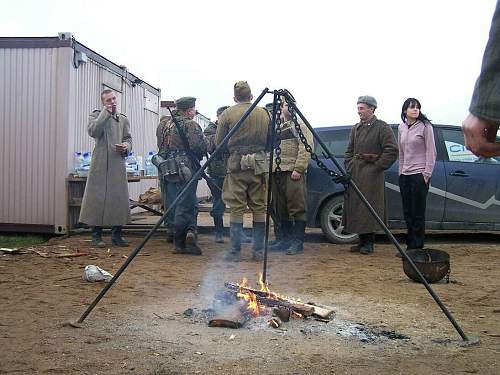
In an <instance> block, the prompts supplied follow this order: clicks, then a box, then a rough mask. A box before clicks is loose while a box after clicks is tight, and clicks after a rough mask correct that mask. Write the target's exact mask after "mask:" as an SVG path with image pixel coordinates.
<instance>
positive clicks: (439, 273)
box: [403, 249, 450, 283]
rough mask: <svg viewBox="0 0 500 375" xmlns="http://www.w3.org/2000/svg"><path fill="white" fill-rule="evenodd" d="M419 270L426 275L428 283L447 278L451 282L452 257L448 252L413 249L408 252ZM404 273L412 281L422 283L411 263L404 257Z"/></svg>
mask: <svg viewBox="0 0 500 375" xmlns="http://www.w3.org/2000/svg"><path fill="white" fill-rule="evenodd" d="M406 254H407V255H408V256H409V257H410V258H411V260H412V261H413V263H415V265H416V266H417V268H418V270H419V271H420V272H421V273H422V274H423V275H424V277H425V279H426V280H427V282H428V283H435V282H438V281H440V280H441V279H442V278H443V277H445V276H446V282H448V281H449V273H450V255H449V254H448V253H447V252H446V251H442V250H436V249H413V250H408V251H406ZM403 271H404V273H405V274H406V276H408V277H409V278H410V279H412V280H413V281H416V282H418V283H420V282H422V281H421V280H420V277H419V276H418V274H417V273H416V272H415V271H414V269H413V268H412V266H411V265H410V263H409V262H408V261H407V260H406V258H405V257H403Z"/></svg>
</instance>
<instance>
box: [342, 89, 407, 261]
mask: <svg viewBox="0 0 500 375" xmlns="http://www.w3.org/2000/svg"><path fill="white" fill-rule="evenodd" d="M376 108H377V101H376V100H375V98H373V97H372V96H360V97H359V98H358V115H359V118H360V120H361V121H360V122H359V123H358V124H356V125H355V126H354V127H353V128H352V129H351V134H350V136H349V144H348V146H347V150H346V152H345V165H346V168H347V173H349V175H350V176H351V177H352V180H353V181H354V182H355V183H356V185H357V186H358V187H359V189H360V190H361V192H362V193H363V195H364V196H365V197H366V199H367V200H368V202H370V204H371V205H372V207H373V208H374V209H375V211H376V212H377V213H378V215H379V216H380V217H381V218H383V219H384V220H385V219H386V217H385V206H386V204H385V179H384V171H385V170H386V169H388V168H389V167H390V166H391V165H392V164H393V163H394V161H395V160H396V159H397V157H398V146H397V142H396V138H395V137H394V133H393V132H392V129H391V127H390V126H389V125H388V124H387V123H385V122H384V121H382V120H379V119H377V117H376V116H375V109H376ZM342 221H343V223H344V225H345V230H346V231H347V232H349V233H358V234H359V244H358V245H356V246H353V247H352V248H351V251H356V252H357V251H359V252H360V253H361V254H370V253H372V252H373V242H374V232H375V231H376V230H377V229H380V226H379V224H378V223H377V221H376V220H375V219H374V218H373V216H372V215H371V213H370V212H369V211H368V209H367V208H366V206H365V204H364V203H363V202H362V201H361V199H359V197H358V195H357V194H356V193H355V192H354V190H353V189H352V187H351V186H349V187H348V188H347V189H346V192H345V201H344V211H343V218H342Z"/></svg>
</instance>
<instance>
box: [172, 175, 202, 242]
mask: <svg viewBox="0 0 500 375" xmlns="http://www.w3.org/2000/svg"><path fill="white" fill-rule="evenodd" d="M186 185H187V183H185V182H168V181H166V188H167V195H166V199H167V207H170V206H171V205H172V202H173V201H174V200H175V198H177V196H178V195H179V193H180V192H181V191H182V190H183V189H184V187H185V186H186ZM197 188H198V181H196V182H194V183H193V184H191V186H190V187H189V189H188V190H187V191H186V192H185V193H184V196H183V197H182V198H181V199H180V200H179V201H178V202H177V205H176V206H175V207H174V209H173V210H172V211H173V221H172V223H173V227H174V230H175V234H176V235H181V234H186V232H187V231H188V230H192V231H196V225H197V221H198V199H197V198H196V189H197Z"/></svg>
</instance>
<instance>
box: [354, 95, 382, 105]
mask: <svg viewBox="0 0 500 375" xmlns="http://www.w3.org/2000/svg"><path fill="white" fill-rule="evenodd" d="M360 103H364V104H368V105H369V106H370V107H373V108H377V101H376V100H375V98H374V97H373V96H369V95H363V96H360V97H359V98H358V104H360Z"/></svg>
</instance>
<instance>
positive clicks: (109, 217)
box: [80, 109, 132, 226]
mask: <svg viewBox="0 0 500 375" xmlns="http://www.w3.org/2000/svg"><path fill="white" fill-rule="evenodd" d="M87 131H88V133H89V135H90V136H91V137H92V138H94V139H95V142H96V143H95V147H94V151H93V152H92V160H91V164H90V170H89V175H88V178H87V185H86V187H85V193H84V195H83V202H82V209H81V212H80V222H82V223H85V224H87V225H90V226H117V225H124V224H127V223H128V222H130V208H129V195H128V185H127V172H126V170H125V162H124V157H125V154H121V153H118V152H117V151H116V149H115V144H117V143H127V144H128V147H127V149H128V151H129V152H130V151H131V150H132V136H131V135H130V122H129V120H128V119H127V117H126V116H125V115H122V114H117V115H116V117H113V116H111V114H110V113H109V112H108V111H107V110H106V109H102V110H95V111H94V112H92V114H91V115H90V117H89V124H88V126H87Z"/></svg>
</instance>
